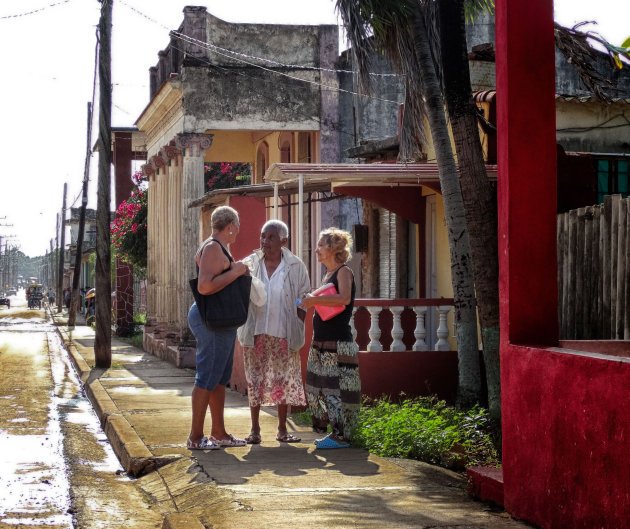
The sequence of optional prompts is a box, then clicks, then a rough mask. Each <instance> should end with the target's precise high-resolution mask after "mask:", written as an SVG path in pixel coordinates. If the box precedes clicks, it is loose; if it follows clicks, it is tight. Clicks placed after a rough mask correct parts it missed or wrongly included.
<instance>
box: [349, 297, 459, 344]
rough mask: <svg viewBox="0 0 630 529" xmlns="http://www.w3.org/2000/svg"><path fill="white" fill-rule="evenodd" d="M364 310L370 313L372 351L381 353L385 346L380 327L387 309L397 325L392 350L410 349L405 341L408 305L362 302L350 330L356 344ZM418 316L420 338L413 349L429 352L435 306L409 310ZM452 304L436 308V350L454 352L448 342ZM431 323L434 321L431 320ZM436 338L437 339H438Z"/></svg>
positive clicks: (417, 327)
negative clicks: (431, 311)
mask: <svg viewBox="0 0 630 529" xmlns="http://www.w3.org/2000/svg"><path fill="white" fill-rule="evenodd" d="M362 307H364V308H365V309H367V310H368V312H369V313H370V329H369V331H368V336H369V338H370V342H369V343H368V345H367V351H368V352H381V351H383V344H382V343H381V328H380V326H379V315H380V313H381V311H383V310H389V311H391V313H392V316H393V325H392V330H391V337H392V343H391V346H390V348H389V350H390V351H406V350H407V347H406V346H405V344H404V342H403V341H402V339H403V336H404V329H403V327H402V313H403V311H404V310H405V307H404V306H393V307H392V306H380V305H377V306H372V305H370V306H367V305H361V303H360V301H359V303H357V305H355V307H354V310H353V312H352V318H351V320H350V329H351V331H352V337H353V339H354V341H355V342H356V341H357V335H358V332H357V329H356V327H355V324H354V317H355V314H356V312H357V310H358V309H360V308H362ZM409 308H410V309H412V310H413V311H414V313H415V315H416V327H415V329H414V331H413V335H414V337H415V339H416V341H415V342H414V344H413V346H412V348H411V349H412V351H428V350H429V349H430V345H429V344H428V343H427V341H428V340H427V327H426V325H427V319H428V315H429V309H430V308H431V307H429V306H426V305H413V306H410V307H409ZM452 308H453V307H452V306H451V305H440V306H438V307H435V309H436V310H437V314H438V325H437V329H435V328H434V332H435V334H434V335H433V336H434V337H435V338H437V339H436V340H435V346H434V350H435V351H450V350H451V344H450V343H449V342H448V337H449V329H448V314H449V312H450V311H451V310H452ZM429 321H430V320H429ZM435 338H434V339H435Z"/></svg>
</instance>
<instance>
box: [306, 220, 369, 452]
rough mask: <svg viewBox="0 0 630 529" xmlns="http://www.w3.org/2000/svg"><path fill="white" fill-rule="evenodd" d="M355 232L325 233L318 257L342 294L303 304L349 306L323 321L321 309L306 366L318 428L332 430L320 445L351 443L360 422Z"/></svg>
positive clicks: (311, 298) (309, 298)
mask: <svg viewBox="0 0 630 529" xmlns="http://www.w3.org/2000/svg"><path fill="white" fill-rule="evenodd" d="M351 246H352V237H351V236H350V234H349V233H348V232H347V231H344V230H340V229H338V228H328V229H327V230H324V231H322V232H321V233H320V235H319V241H318V243H317V249H316V250H315V252H316V254H317V260H318V261H319V262H320V263H322V264H323V265H324V266H325V267H326V274H325V275H324V277H323V279H322V284H326V283H332V284H333V285H334V287H335V290H336V292H337V293H336V294H329V295H321V296H313V295H310V294H309V295H308V296H307V297H306V298H304V299H303V300H302V303H301V305H302V306H303V307H306V308H307V307H312V306H315V305H318V306H323V307H334V306H339V305H341V306H343V307H344V308H343V311H342V312H341V313H339V314H337V315H336V316H333V317H332V318H330V319H327V320H325V321H324V320H323V319H322V318H321V316H320V315H319V313H318V312H317V310H316V311H315V315H314V316H313V341H312V343H311V348H310V351H309V354H308V362H307V365H306V398H307V401H308V406H309V410H310V412H311V420H312V422H313V429H314V430H315V431H318V432H322V433H324V432H326V429H327V426H328V424H330V426H331V428H332V432H331V433H330V434H329V435H327V436H326V437H324V438H322V439H318V440H316V441H315V446H316V447H317V448H319V449H330V448H347V447H349V446H350V443H349V441H350V440H351V439H352V431H353V429H354V427H355V425H356V423H357V419H358V415H359V408H360V405H361V380H360V378H359V359H358V352H359V347H358V346H357V344H356V342H355V341H354V338H353V336H352V331H351V329H350V318H351V317H352V310H353V308H354V297H355V290H356V287H355V284H354V275H353V273H352V270H351V269H350V268H349V267H348V266H347V264H346V263H347V262H348V261H349V260H350V257H351V254H350V247H351Z"/></svg>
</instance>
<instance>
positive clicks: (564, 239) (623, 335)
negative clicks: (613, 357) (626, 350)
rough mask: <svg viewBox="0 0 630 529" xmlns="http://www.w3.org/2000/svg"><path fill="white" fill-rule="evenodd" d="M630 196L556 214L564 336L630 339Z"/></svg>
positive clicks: (559, 314) (568, 338) (564, 337)
mask: <svg viewBox="0 0 630 529" xmlns="http://www.w3.org/2000/svg"><path fill="white" fill-rule="evenodd" d="M629 201H630V198H625V199H622V198H621V195H610V196H607V197H605V199H604V204H601V205H597V206H589V207H585V208H579V209H575V210H571V211H569V212H567V213H562V214H560V215H558V219H557V241H558V296H559V299H558V301H559V303H558V318H559V326H560V329H559V330H560V339H566V340H624V339H625V340H628V339H630V280H628V274H627V269H628V265H630V244H629V240H628V239H629V237H630V202H629Z"/></svg>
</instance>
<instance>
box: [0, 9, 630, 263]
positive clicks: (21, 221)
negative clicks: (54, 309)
mask: <svg viewBox="0 0 630 529" xmlns="http://www.w3.org/2000/svg"><path fill="white" fill-rule="evenodd" d="M100 5H101V4H100V3H99V2H97V0H20V1H16V0H0V49H2V50H3V57H4V61H3V62H4V68H5V69H4V72H3V74H4V75H3V79H2V89H1V91H0V94H1V95H2V98H1V101H2V102H3V105H2V111H1V113H0V155H1V157H2V163H1V165H0V237H2V251H4V249H5V243H8V245H9V247H11V246H17V247H19V249H20V250H21V251H23V252H24V253H25V254H26V255H29V256H31V257H35V256H38V255H43V254H45V252H46V250H49V249H50V241H51V239H52V241H53V246H54V245H55V235H56V222H57V221H56V218H57V214H58V213H60V212H61V208H62V202H63V187H64V183H67V184H68V193H67V207H68V209H69V207H70V206H72V205H73V206H74V207H78V206H79V205H80V202H81V197H80V194H81V186H82V181H83V173H84V164H85V158H86V150H87V138H86V134H87V103H88V101H91V100H92V91H93V81H94V64H95V54H94V51H95V44H96V27H97V25H98V20H99V15H100ZM113 5H114V7H113V28H112V83H113V94H112V126H115V127H129V126H133V125H134V123H135V121H136V119H137V118H138V117H139V116H140V113H141V112H142V110H143V109H144V108H145V107H146V105H147V104H148V103H149V73H148V72H149V68H150V67H151V66H154V65H155V64H156V63H157V59H158V55H157V54H158V51H160V50H162V49H164V48H166V46H167V45H168V42H169V38H168V30H169V29H177V27H178V26H179V25H180V23H181V22H182V20H183V14H182V10H183V8H184V6H186V5H205V6H206V7H207V9H208V11H209V12H210V13H212V14H213V15H214V16H217V17H219V18H221V19H223V20H226V21H228V22H245V23H247V22H250V23H274V24H340V20H339V19H338V16H337V13H336V11H335V8H334V6H335V3H334V0H267V1H265V0H229V1H226V0H207V1H205V2H203V1H200V2H198V3H195V2H190V1H188V2H185V1H179V0H113ZM628 15H630V3H629V2H628V0H599V1H597V2H593V1H592V0H556V1H555V19H556V21H557V22H559V23H560V24H562V25H565V26H572V25H574V24H575V23H577V22H581V21H597V22H598V24H597V25H593V26H589V29H592V30H596V31H598V32H599V33H601V34H602V35H603V36H604V37H605V38H606V39H608V40H609V41H610V42H612V43H614V44H621V42H623V41H624V40H625V39H626V38H627V37H629V36H630V24H628V20H630V17H629V16H628ZM629 67H630V66H629ZM94 111H95V114H94V117H95V119H94V122H93V123H94V125H93V135H92V141H91V145H92V146H93V145H94V144H95V143H96V140H97V131H98V81H97V90H96V96H95V108H94ZM97 166H98V154H97V153H95V154H93V156H92V159H91V164H90V182H89V187H88V194H89V202H88V207H91V208H96V182H97V177H98V168H97ZM112 195H113V190H112ZM68 237H69V232H66V241H67V240H68Z"/></svg>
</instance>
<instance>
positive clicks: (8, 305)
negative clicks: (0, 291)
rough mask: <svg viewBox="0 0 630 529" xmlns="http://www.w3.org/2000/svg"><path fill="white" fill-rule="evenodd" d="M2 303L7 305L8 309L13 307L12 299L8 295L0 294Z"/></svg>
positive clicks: (0, 302)
mask: <svg viewBox="0 0 630 529" xmlns="http://www.w3.org/2000/svg"><path fill="white" fill-rule="evenodd" d="M0 305H6V306H7V308H8V309H10V308H11V300H10V299H9V298H8V297H6V296H0Z"/></svg>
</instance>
